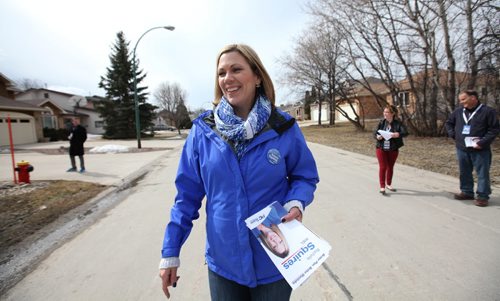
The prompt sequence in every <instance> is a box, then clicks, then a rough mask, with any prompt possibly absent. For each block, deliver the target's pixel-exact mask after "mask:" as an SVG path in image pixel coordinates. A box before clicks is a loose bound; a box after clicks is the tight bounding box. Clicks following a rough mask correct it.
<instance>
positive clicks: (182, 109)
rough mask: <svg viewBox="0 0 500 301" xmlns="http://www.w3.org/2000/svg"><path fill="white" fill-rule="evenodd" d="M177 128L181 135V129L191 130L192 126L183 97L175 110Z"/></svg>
mask: <svg viewBox="0 0 500 301" xmlns="http://www.w3.org/2000/svg"><path fill="white" fill-rule="evenodd" d="M175 126H176V127H177V129H178V130H179V134H180V129H190V128H191V126H192V122H191V118H190V117H189V112H188V109H187V107H186V105H185V104H184V99H183V98H182V97H181V99H180V101H179V104H178V105H177V108H176V110H175Z"/></svg>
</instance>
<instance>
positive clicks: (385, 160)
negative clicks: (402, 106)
mask: <svg viewBox="0 0 500 301" xmlns="http://www.w3.org/2000/svg"><path fill="white" fill-rule="evenodd" d="M397 115H398V110H397V109H396V107H395V106H391V105H388V106H387V107H385V108H384V119H382V120H380V122H379V123H378V126H377V128H376V129H375V131H374V136H375V139H377V145H376V146H377V159H378V165H379V171H378V176H379V181H380V193H381V194H385V189H386V188H387V189H388V190H390V191H396V189H394V188H393V187H392V174H393V172H394V164H396V159H397V158H398V153H399V148H400V147H401V146H403V145H404V144H403V137H406V136H407V135H408V131H407V130H406V127H405V126H404V125H403V123H402V122H401V121H400V120H399V119H398V118H397Z"/></svg>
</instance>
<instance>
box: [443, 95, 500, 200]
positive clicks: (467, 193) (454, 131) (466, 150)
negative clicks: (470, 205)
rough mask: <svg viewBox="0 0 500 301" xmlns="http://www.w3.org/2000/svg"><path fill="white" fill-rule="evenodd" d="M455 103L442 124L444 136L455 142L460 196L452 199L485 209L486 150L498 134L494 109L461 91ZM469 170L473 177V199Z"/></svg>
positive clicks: (487, 186) (488, 153) (487, 191)
mask: <svg viewBox="0 0 500 301" xmlns="http://www.w3.org/2000/svg"><path fill="white" fill-rule="evenodd" d="M458 100H459V102H460V105H461V106H460V107H459V108H457V109H456V110H455V111H453V113H451V115H450V116H449V118H448V120H447V121H446V124H445V126H446V130H447V132H448V136H449V137H451V138H453V139H454V140H455V146H456V149H457V159H458V168H459V172H460V193H457V194H455V195H454V197H455V199H457V200H474V204H475V205H476V206H479V207H485V206H488V200H489V197H490V194H491V187H490V167H491V160H492V153H491V148H490V146H491V144H492V143H493V140H495V138H496V137H497V136H498V133H499V132H500V127H499V123H498V115H497V112H496V111H495V109H493V108H490V107H488V106H486V105H484V104H482V103H481V102H479V99H478V94H477V92H476V91H474V90H466V91H462V92H461V93H460V94H459V95H458ZM473 169H475V170H476V173H477V188H476V194H477V196H476V197H475V196H474V179H473V177H472V171H473Z"/></svg>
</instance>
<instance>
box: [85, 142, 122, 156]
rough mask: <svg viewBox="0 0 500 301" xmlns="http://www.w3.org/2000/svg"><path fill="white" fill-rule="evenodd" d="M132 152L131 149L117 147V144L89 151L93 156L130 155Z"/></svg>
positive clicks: (97, 147)
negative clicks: (101, 154)
mask: <svg viewBox="0 0 500 301" xmlns="http://www.w3.org/2000/svg"><path fill="white" fill-rule="evenodd" d="M129 151H130V147H128V146H124V145H116V144H106V145H103V146H96V147H94V148H92V149H91V150H89V153H91V154H97V153H128V152H129Z"/></svg>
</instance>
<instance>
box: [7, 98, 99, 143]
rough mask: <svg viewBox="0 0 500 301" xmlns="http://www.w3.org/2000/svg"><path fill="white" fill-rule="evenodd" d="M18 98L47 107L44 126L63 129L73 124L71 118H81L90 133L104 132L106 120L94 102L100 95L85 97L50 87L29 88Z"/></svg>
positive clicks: (43, 117)
mask: <svg viewBox="0 0 500 301" xmlns="http://www.w3.org/2000/svg"><path fill="white" fill-rule="evenodd" d="M16 100H18V101H22V102H25V103H28V104H31V105H34V106H37V107H41V108H45V109H46V111H45V113H44V114H43V116H42V128H50V129H61V128H65V127H68V126H69V125H70V124H71V118H73V117H78V118H80V124H81V125H82V126H84V127H85V128H86V129H87V132H88V133H90V134H103V133H104V122H103V120H102V119H101V118H100V116H99V113H97V112H96V111H95V108H94V104H95V103H96V102H98V101H101V100H103V98H102V97H99V96H90V97H83V96H79V95H74V94H70V93H65V92H60V91H54V90H49V89H28V90H26V91H24V92H21V93H19V94H17V95H16Z"/></svg>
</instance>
